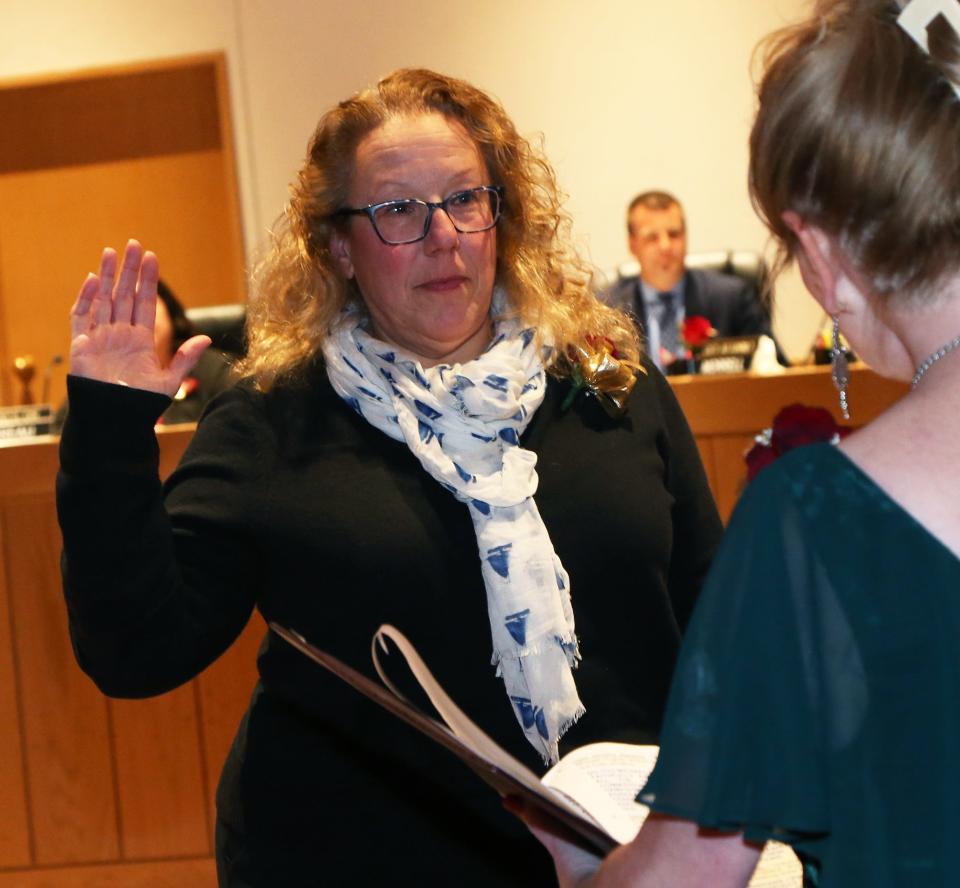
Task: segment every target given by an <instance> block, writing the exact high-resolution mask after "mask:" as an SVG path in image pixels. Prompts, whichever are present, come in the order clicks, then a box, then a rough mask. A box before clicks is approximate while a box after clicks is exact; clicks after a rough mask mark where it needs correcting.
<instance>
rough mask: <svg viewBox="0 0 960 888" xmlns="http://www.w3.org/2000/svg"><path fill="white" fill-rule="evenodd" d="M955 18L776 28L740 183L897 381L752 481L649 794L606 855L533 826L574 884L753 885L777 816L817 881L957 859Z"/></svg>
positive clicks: (941, 880)
mask: <svg viewBox="0 0 960 888" xmlns="http://www.w3.org/2000/svg"><path fill="white" fill-rule="evenodd" d="M941 13H942V14H941ZM958 26H960V7H958V4H957V3H956V0H938V2H933V3H929V2H925V0H913V2H911V3H909V4H898V3H895V2H888V0H818V2H816V3H814V4H813V9H812V12H811V15H810V17H809V18H808V19H807V20H806V21H804V22H802V23H801V24H799V25H797V26H796V27H793V28H789V29H787V30H785V31H782V32H780V33H778V34H776V35H774V36H773V37H772V38H770V42H769V44H768V46H767V55H766V67H765V72H764V74H763V78H762V82H761V84H760V90H759V99H760V102H759V110H758V113H757V118H756V122H755V124H754V127H753V133H752V137H751V166H750V184H751V189H752V193H753V198H754V201H755V204H756V206H757V208H758V210H759V212H760V214H761V215H762V217H763V218H764V219H765V221H766V222H767V224H768V225H769V227H770V229H771V231H772V232H773V233H774V235H775V236H776V237H777V239H778V240H779V242H780V245H781V248H782V251H783V256H784V257H785V258H794V259H796V261H797V262H798V264H799V267H800V271H801V273H802V275H803V278H804V281H805V283H806V285H807V287H808V288H809V290H810V292H811V294H812V295H813V297H814V298H815V299H816V300H817V301H818V302H819V303H820V304H821V305H822V306H823V307H824V309H825V310H826V311H827V312H829V313H830V314H831V315H833V316H834V318H835V321H836V323H837V324H838V326H839V329H840V330H842V331H843V334H844V335H845V336H846V337H847V338H848V339H849V341H850V343H851V345H852V347H853V348H854V349H855V351H856V352H857V353H858V354H860V355H862V356H863V358H864V359H865V360H866V361H867V362H868V363H869V364H870V365H871V366H872V367H874V368H875V369H876V370H877V371H878V372H880V373H882V374H883V375H885V376H889V377H892V378H895V379H903V380H911V379H912V381H913V390H912V391H911V392H909V393H908V394H907V395H905V396H904V397H903V399H902V400H900V401H899V402H898V403H896V404H895V405H894V406H893V407H891V408H890V409H889V410H887V411H886V412H885V413H884V414H883V415H881V416H879V417H878V418H877V419H876V420H874V421H873V422H871V423H870V424H869V425H867V426H866V427H864V428H862V429H861V430H859V431H857V432H855V433H854V434H852V435H850V436H849V437H846V438H844V440H843V442H842V443H841V444H840V445H839V446H831V445H827V444H823V445H813V446H811V447H808V448H800V449H798V450H796V451H794V452H792V453H790V454H789V455H787V456H785V457H783V458H781V459H780V460H778V461H777V462H776V463H774V464H773V465H772V466H770V467H768V468H766V469H764V470H763V471H762V472H761V473H760V474H759V476H758V477H757V478H756V479H755V480H754V481H753V482H752V483H751V485H750V487H749V488H748V490H747V491H746V493H745V495H744V497H743V499H742V502H741V503H740V504H739V506H738V508H737V510H736V513H735V515H734V517H733V519H732V521H731V523H730V526H729V529H728V532H727V536H726V537H725V539H724V542H723V545H722V546H721V549H720V552H719V553H718V555H717V558H716V560H715V562H714V565H713V568H712V570H711V573H710V576H709V578H708V580H707V583H706V586H705V588H704V592H703V595H702V596H701V598H700V601H699V603H698V605H697V608H696V611H695V613H694V617H693V620H692V622H691V626H690V631H689V632H688V634H687V636H686V638H685V640H684V644H683V649H682V652H681V656H680V660H679V663H678V666H677V670H676V673H675V676H674V680H673V685H672V689H671V696H670V702H669V705H668V711H667V716H666V720H665V724H664V730H663V732H662V737H661V748H660V759H659V761H658V764H657V767H656V769H655V770H654V773H653V774H652V776H651V778H650V780H649V782H648V784H647V785H646V787H645V788H644V790H643V791H642V792H641V794H640V796H639V800H640V801H643V802H645V803H647V804H649V805H650V806H651V808H652V809H653V812H654V813H653V814H652V815H651V816H650V818H649V819H648V820H647V822H646V824H645V825H644V827H643V829H642V830H641V831H640V834H639V835H638V837H637V838H636V840H635V841H634V842H633V843H632V844H630V845H627V846H623V847H621V848H619V849H617V850H616V851H615V852H614V853H613V854H611V855H610V856H609V857H608V858H607V859H606V860H605V861H603V865H602V866H600V867H599V869H598V870H597V866H598V864H599V861H598V860H597V859H596V858H593V857H591V856H590V855H587V854H583V853H580V852H577V851H576V849H575V848H573V847H572V846H570V845H567V844H566V843H565V842H563V841H561V840H559V839H557V838H555V837H553V836H551V835H550V834H549V833H548V832H546V831H545V830H544V829H542V828H537V831H538V834H539V835H540V836H541V838H542V839H543V840H544V841H545V842H546V843H548V845H549V846H550V847H551V849H552V851H553V853H554V854H555V856H556V858H557V862H558V867H559V869H560V872H561V882H562V883H564V884H566V885H580V886H586V885H591V886H601V885H617V886H645V885H657V886H663V885H670V886H675V888H676V886H693V885H697V886H700V885H710V886H712V888H722V886H734V885H745V884H746V883H747V881H748V879H749V877H750V874H751V872H752V870H753V868H754V865H755V863H756V861H757V857H758V854H759V849H760V847H761V845H762V843H763V842H764V841H765V840H767V839H772V838H775V839H777V840H779V841H781V842H787V843H789V844H791V845H792V846H793V847H794V848H795V849H796V851H797V853H798V855H799V856H800V857H801V859H802V860H803V861H804V864H805V876H806V879H807V882H808V884H813V885H819V886H821V888H833V886H843V888H852V886H857V888H859V886H870V888H885V886H903V888H924V886H947V885H955V884H956V880H957V876H956V855H955V850H956V836H957V834H958V833H960V797H958V794H957V786H958V785H960V705H958V703H960V644H958V642H957V639H958V637H960V558H958V556H960V505H958V504H960V460H958V459H957V441H958V440H960V409H958V408H960V66H958V61H960V39H958V33H957V29H958ZM837 370H838V371H839V372H838V375H839V376H840V377H841V381H842V376H843V368H842V366H840V367H838V368H837ZM849 401H850V410H851V411H852V412H855V411H856V392H855V391H851V392H850V398H849ZM841 402H842V403H845V402H846V396H845V395H843V396H842V397H841ZM595 870H596V871H595Z"/></svg>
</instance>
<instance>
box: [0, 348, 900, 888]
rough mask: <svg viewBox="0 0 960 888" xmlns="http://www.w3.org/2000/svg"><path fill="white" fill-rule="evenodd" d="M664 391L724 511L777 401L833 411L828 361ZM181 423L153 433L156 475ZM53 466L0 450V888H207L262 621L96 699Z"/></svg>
mask: <svg viewBox="0 0 960 888" xmlns="http://www.w3.org/2000/svg"><path fill="white" fill-rule="evenodd" d="M673 386H674V391H675V392H676V394H677V397H678V399H679V401H680V404H681V405H682V407H683V409H684V412H685V413H686V415H687V417H688V419H689V421H690V424H691V426H692V428H693V431H694V435H695V436H696V438H697V443H698V445H699V447H700V451H701V454H702V455H703V460H704V464H705V465H706V468H707V474H708V477H709V479H710V483H711V487H712V489H713V491H714V494H715V496H716V498H717V501H718V504H719V507H720V511H721V514H722V515H723V517H724V519H726V518H727V516H728V515H729V514H730V511H731V509H732V508H733V504H734V502H735V501H736V498H737V495H738V492H739V490H740V487H741V485H742V483H743V479H744V475H745V469H744V463H743V453H744V451H745V450H746V449H747V447H749V446H750V444H751V442H752V439H753V436H754V435H755V434H756V433H757V432H759V431H760V430H761V429H763V428H764V427H765V426H768V425H770V423H771V421H772V419H773V416H774V415H775V414H776V412H777V411H778V410H779V409H780V408H781V407H783V406H785V405H786V404H789V403H792V402H795V401H800V402H802V403H805V404H817V405H822V406H825V407H828V408H829V409H831V410H832V411H833V412H834V413H835V414H836V393H835V391H834V388H833V386H832V384H831V383H830V378H829V371H828V370H826V369H825V368H819V367H817V368H799V369H792V370H789V371H787V372H786V373H784V374H783V375H781V376H772V377H752V376H747V375H736V376H722V377H721V376H717V377H680V378H676V379H674V380H673ZM904 390H905V387H904V386H902V385H899V384H896V383H890V382H887V381H885V380H882V379H880V378H879V377H877V376H875V375H874V374H872V373H871V372H870V371H868V370H865V369H860V368H856V369H854V370H853V372H852V380H851V385H850V403H851V409H852V410H853V415H854V420H855V421H856V422H857V423H862V422H865V421H867V420H868V419H871V418H873V417H874V416H875V415H876V414H877V413H878V412H880V410H882V409H883V408H884V407H886V406H887V405H888V404H890V403H892V402H893V401H894V400H895V399H896V398H897V397H899V396H900V395H901V394H902V393H903V391H904ZM192 433H193V427H192V426H179V427H170V428H167V429H164V430H163V431H162V432H161V434H160V450H161V471H162V473H163V474H167V473H168V472H169V471H170V470H171V469H172V468H173V466H174V465H175V464H176V462H177V461H178V460H179V458H180V455H181V454H182V453H183V450H184V448H185V447H186V444H187V442H188V441H189V439H190V436H191V435H192ZM56 470H57V440H56V439H55V438H43V439H37V440H35V441H31V442H29V443H19V444H8V445H7V446H0V557H2V564H3V570H2V571H0V725H2V726H3V729H2V732H0V888H14V886H16V888H41V886H44V888H46V886H50V885H57V886H58V888H74V886H81V885H82V886H84V888H91V886H104V888H106V886H111V888H112V886H117V885H123V886H125V888H154V886H180V885H187V886H190V888H202V886H211V888H212V886H213V885H214V884H215V881H216V880H215V876H214V872H213V865H212V861H211V859H210V855H211V853H212V844H213V843H212V818H213V796H214V788H215V786H216V782H217V779H218V777H219V773H220V767H221V764H222V762H223V759H224V757H225V755H226V752H227V749H228V747H229V744H230V741H231V739H232V736H233V733H234V731H235V730H236V726H237V723H238V721H239V719H240V717H241V714H242V713H243V710H244V708H245V707H246V703H247V698H248V696H249V693H250V690H251V688H252V686H253V682H254V674H255V662H254V660H255V650H256V646H257V644H258V643H259V639H260V637H261V635H262V633H263V624H262V622H261V621H260V619H259V617H257V618H255V619H254V620H253V621H252V622H251V625H250V626H249V627H248V628H247V630H246V632H245V633H244V635H243V636H242V637H241V639H240V640H239V641H238V642H237V644H235V645H234V646H233V647H232V648H231V649H230V651H228V652H227V654H225V655H224V656H223V657H221V658H220V660H219V661H218V662H217V663H215V664H214V665H213V666H211V667H210V668H209V669H208V670H207V671H206V672H205V673H204V674H203V675H201V676H200V677H199V678H197V679H196V680H195V681H192V682H190V683H189V684H187V685H185V686H184V687H182V688H179V689H178V690H176V691H173V692H172V693H169V694H165V695H164V696H162V697H156V698H153V699H150V700H108V699H106V698H104V697H103V696H102V695H101V694H100V693H99V691H97V689H96V688H95V687H94V685H93V684H92V682H90V681H89V679H87V678H86V676H84V675H83V674H82V673H81V672H80V669H79V668H78V667H77V665H76V662H75V661H74V657H73V652H72V650H71V647H70V642H69V638H68V633H67V622H66V614H65V611H64V605H63V598H62V594H61V590H60V575H59V569H58V559H59V550H60V532H59V528H58V526H57V522H56V514H55V509H54V494H53V484H54V477H55V475H56Z"/></svg>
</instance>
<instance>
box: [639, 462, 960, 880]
mask: <svg viewBox="0 0 960 888" xmlns="http://www.w3.org/2000/svg"><path fill="white" fill-rule="evenodd" d="M945 494H947V491H945ZM638 798H639V800H640V801H642V802H644V803H645V804H648V805H650V806H651V807H652V808H654V809H655V810H657V811H661V812H663V813H665V814H671V815H675V816H679V817H683V818H686V819H689V820H694V821H696V822H697V823H700V824H701V825H703V826H708V827H715V828H719V829H735V830H740V829H742V830H744V832H745V834H746V836H747V838H748V839H751V840H756V841H761V842H762V841H764V840H766V839H771V838H772V839H778V840H779V841H782V842H786V843H788V844H790V845H792V846H793V847H794V849H795V850H796V851H797V853H798V855H799V856H800V858H801V860H802V861H803V862H804V868H805V874H806V882H807V884H811V885H818V886H819V888H837V886H842V888H861V886H869V888H887V886H898V888H927V886H946V885H951V886H953V885H957V884H958V883H960V875H958V872H960V863H958V859H957V854H956V849H957V847H958V846H960V559H958V558H957V557H956V556H955V555H954V554H953V553H952V552H951V551H950V550H949V549H947V548H946V547H945V546H944V545H943V544H942V543H941V542H940V541H938V540H937V539H936V538H935V537H933V536H931V534H930V533H929V532H928V531H927V530H925V529H924V528H923V527H922V526H921V525H920V524H918V523H917V522H916V521H915V520H914V519H913V518H912V517H911V516H910V515H909V514H907V513H906V512H904V510H903V509H902V508H901V507H900V506H898V505H897V504H896V503H895V502H894V501H893V500H891V499H890V498H889V497H888V496H887V495H886V494H885V493H884V492H883V491H882V490H881V489H880V488H879V487H877V485H876V484H874V482H873V481H871V480H870V478H868V477H867V476H866V475H865V474H864V473H863V472H862V471H860V469H858V468H857V467H856V466H855V465H854V464H853V463H852V462H850V460H849V459H847V457H846V456H844V454H843V453H842V452H841V451H840V450H838V449H837V448H835V447H832V446H830V445H828V444H817V445H812V446H810V447H803V448H799V449H797V450H795V451H793V452H791V453H789V454H788V455H786V456H784V457H782V458H781V459H779V460H778V461H777V462H776V463H774V464H773V465H772V466H770V467H768V468H766V469H764V470H763V471H762V472H761V473H760V474H759V475H758V476H757V477H756V478H755V479H754V481H753V482H752V483H751V484H750V486H749V488H748V489H747V490H746V492H745V493H744V496H743V498H742V500H741V502H740V504H739V505H738V507H737V509H736V511H735V513H734V516H733V518H732V520H731V522H730V526H729V529H728V531H727V535H726V537H725V538H724V541H723V544H722V546H721V549H720V552H719V555H718V556H717V558H716V560H715V561H714V564H713V568H712V570H711V573H710V576H709V579H708V581H707V585H706V587H705V589H704V591H703V593H702V594H701V596H700V600H699V602H698V604H697V607H696V610H695V612H694V616H693V619H692V621H691V624H690V628H689V630H688V632H687V636H686V638H685V640H684V643H683V649H682V652H681V655H680V660H679V662H678V665H677V670H676V673H675V674H674V680H673V685H672V689H671V695H670V702H669V705H668V709H667V715H666V722H665V725H664V728H663V732H662V734H661V752H660V758H659V761H658V763H657V767H656V769H655V770H654V773H653V774H652V775H651V777H650V780H649V781H648V783H647V784H646V786H645V787H644V789H643V791H642V792H641V793H640V795H639V796H638Z"/></svg>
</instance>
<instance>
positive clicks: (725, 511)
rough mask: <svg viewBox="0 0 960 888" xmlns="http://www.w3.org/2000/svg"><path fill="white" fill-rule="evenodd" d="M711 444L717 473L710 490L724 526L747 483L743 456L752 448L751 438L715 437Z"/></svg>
mask: <svg viewBox="0 0 960 888" xmlns="http://www.w3.org/2000/svg"><path fill="white" fill-rule="evenodd" d="M712 444H713V459H714V463H715V465H716V466H717V472H716V482H715V483H714V484H713V485H712V487H711V489H712V490H713V495H714V498H715V499H716V501H717V510H718V511H719V512H720V519H721V520H722V521H723V523H724V524H726V523H727V521H729V520H730V515H731V513H732V512H733V507H734V506H736V504H737V500H738V499H739V498H740V494H741V492H742V491H743V487H744V485H745V484H746V483H747V464H746V461H745V459H744V455H745V454H746V452H747V450H749V449H750V448H751V447H752V446H753V436H751V435H717V436H716V437H714V438H713V439H712Z"/></svg>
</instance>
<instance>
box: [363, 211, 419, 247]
mask: <svg viewBox="0 0 960 888" xmlns="http://www.w3.org/2000/svg"><path fill="white" fill-rule="evenodd" d="M426 216H427V206H426V204H422V203H418V202H417V201H415V200H398V201H397V202H396V203H392V204H388V205H387V206H385V207H379V208H378V209H377V210H375V211H374V214H373V217H374V222H375V223H376V226H377V231H379V232H380V235H381V236H382V237H383V238H384V239H385V240H388V241H393V242H397V243H399V242H403V241H411V240H416V239H417V238H419V237H421V236H422V235H423V223H424V220H425V219H426Z"/></svg>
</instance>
